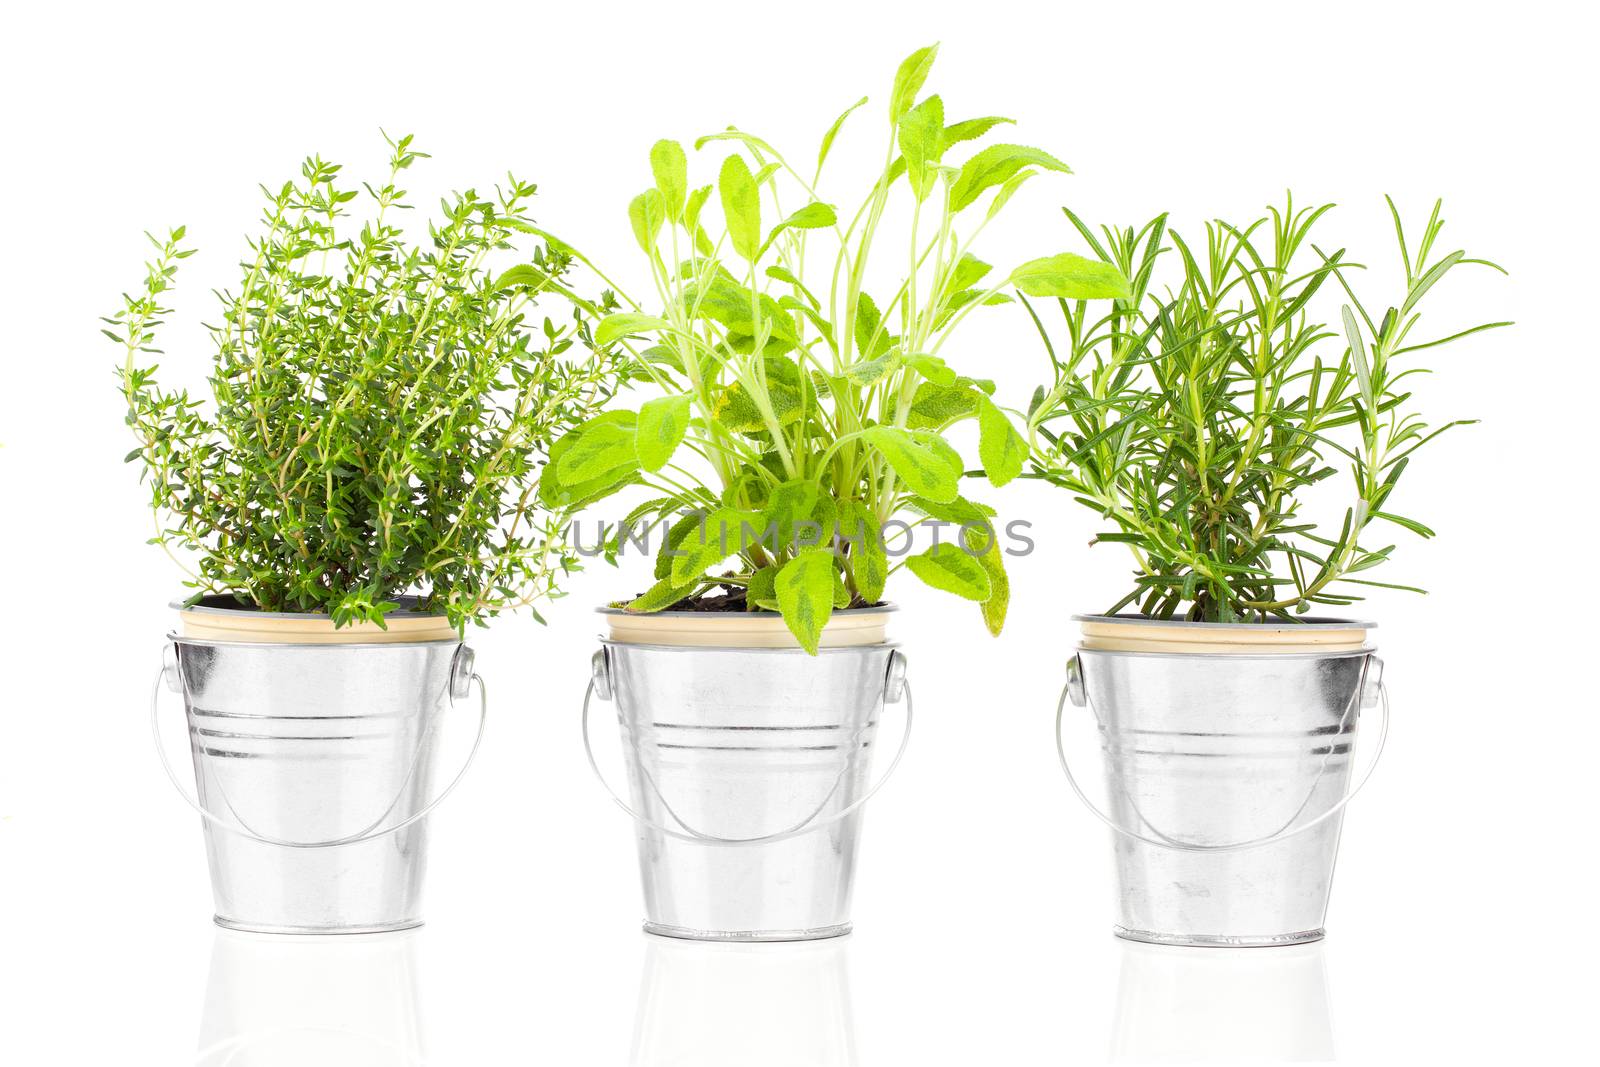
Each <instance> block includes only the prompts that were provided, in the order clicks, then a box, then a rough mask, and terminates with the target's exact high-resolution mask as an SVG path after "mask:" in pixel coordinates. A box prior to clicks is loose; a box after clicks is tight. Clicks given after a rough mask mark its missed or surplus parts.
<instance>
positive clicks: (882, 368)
mask: <svg viewBox="0 0 1600 1067" xmlns="http://www.w3.org/2000/svg"><path fill="white" fill-rule="evenodd" d="M900 362H901V361H900V353H899V352H898V351H893V352H887V353H885V354H884V355H881V356H879V357H878V358H876V359H867V360H862V361H861V362H860V363H852V364H850V366H848V367H846V368H845V372H844V376H845V377H846V378H848V379H849V380H850V381H852V382H854V383H855V384H857V385H859V386H861V387H862V388H866V387H868V386H872V385H876V384H877V383H878V382H881V381H883V379H885V378H887V377H888V376H889V375H891V374H893V373H894V372H895V371H896V370H899V369H900Z"/></svg>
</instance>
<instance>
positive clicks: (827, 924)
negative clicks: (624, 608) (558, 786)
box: [583, 609, 911, 941]
mask: <svg viewBox="0 0 1600 1067" xmlns="http://www.w3.org/2000/svg"><path fill="white" fill-rule="evenodd" d="M870 610H872V609H865V611H870ZM865 611H863V612H839V613H837V615H841V616H849V615H855V614H864V613H865ZM672 614H675V615H692V614H694V613H672ZM652 618H653V619H655V620H657V621H658V622H659V623H660V624H662V625H666V626H671V625H674V624H675V621H674V620H673V619H672V618H670V617H669V618H665V619H663V618H661V616H659V615H658V616H653V617H652ZM773 618H774V619H775V618H776V617H775V616H774V617H773ZM843 622H844V624H845V625H846V626H849V625H851V620H849V619H845V620H843ZM683 624H684V625H687V626H689V627H690V628H691V629H692V628H694V626H695V622H694V620H692V619H691V620H683ZM713 625H715V624H713ZM830 625H831V624H830ZM879 631H880V635H881V624H880V626H879ZM614 632H615V627H614ZM659 636H661V637H662V639H666V640H672V639H674V638H673V637H671V636H670V635H668V634H667V633H666V632H665V631H663V632H662V633H661V634H660V635H659ZM680 636H681V635H680ZM768 636H769V637H773V636H774V635H773V634H771V633H769V634H768ZM721 639H723V640H736V639H739V638H738V636H737V635H733V636H729V635H726V634H724V635H723V637H722V638H721ZM790 641H791V643H792V639H790ZM601 644H602V647H601V649H600V650H599V651H598V652H596V653H595V656H594V663H593V668H594V669H593V678H592V679H591V681H590V686H589V692H588V693H587V694H586V695H585V697H584V711H583V737H584V745H585V748H586V750H588V753H589V761H590V764H591V766H592V767H594V769H595V773H596V774H597V775H599V776H600V778H601V781H602V783H605V777H604V775H603V774H601V772H600V769H599V765H598V763H597V762H596V760H595V756H594V752H593V749H592V748H591V747H590V735H589V709H590V703H591V701H590V698H591V697H599V698H600V699H601V700H604V701H611V702H613V703H614V705H615V708H616V717H617V724H618V727H619V729H620V730H621V736H622V749H623V758H624V761H625V764H626V771H627V778H628V788H627V793H628V799H624V798H623V797H622V796H621V794H620V791H618V790H615V789H612V787H611V786H610V785H609V784H608V783H607V784H606V788H607V790H608V791H610V792H611V795H612V798H613V799H614V800H615V801H616V802H617V804H618V805H619V806H621V807H622V809H623V810H624V811H626V812H628V813H629V814H630V815H632V816H633V818H634V820H635V822H636V826H637V833H638V848H639V862H640V868H641V873H642V876H643V882H644V902H645V913H646V921H645V924H644V926H645V929H646V930H647V931H649V932H651V933H656V934H664V935H667V936H671V937H684V938H693V939H698V940H708V941H799V940H810V939H815V938H823V937H835V936H837V935H840V934H844V933H847V932H849V930H850V896H851V888H852V883H853V881H854V877H855V867H856V851H857V848H858V846H859V844H860V839H861V824H862V816H863V810H862V809H863V806H864V805H865V804H866V802H867V800H868V799H870V798H871V797H872V795H873V794H874V793H876V791H877V789H878V788H879V787H880V786H881V785H882V784H883V780H885V779H887V778H888V776H889V774H890V773H892V772H893V770H894V768H895V766H896V765H897V764H898V763H899V760H900V757H901V755H902V754H903V753H904V751H905V745H906V741H907V740H908V739H909V737H910V728H911V703H910V692H909V688H908V687H907V685H906V682H905V658H904V656H902V655H901V653H900V652H899V651H898V649H896V648H895V647H894V646H893V645H892V644H889V643H887V642H879V643H873V644H862V645H853V646H835V647H826V642H824V645H825V647H823V648H822V649H821V650H820V651H819V652H818V654H817V655H816V656H809V655H807V654H806V653H805V652H803V651H802V650H801V649H799V648H785V647H718V646H707V645H694V646H688V645H683V644H643V643H636V642H635V641H618V640H603V641H602V642H601ZM902 700H904V702H905V715H906V725H905V729H904V732H903V734H902V738H901V742H900V745H899V748H898V750H897V751H896V753H895V756H894V758H893V760H892V761H891V762H890V765H889V767H888V769H887V770H886V771H885V772H884V774H883V778H882V779H880V780H879V782H878V785H876V786H870V787H869V781H870V772H871V763H872V754H873V747H874V745H875V743H876V740H877V736H878V720H879V718H880V717H881V715H882V713H883V709H884V706H885V705H886V704H890V705H892V704H897V703H900V702H901V701H902Z"/></svg>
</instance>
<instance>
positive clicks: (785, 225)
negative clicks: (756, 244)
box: [757, 201, 839, 269]
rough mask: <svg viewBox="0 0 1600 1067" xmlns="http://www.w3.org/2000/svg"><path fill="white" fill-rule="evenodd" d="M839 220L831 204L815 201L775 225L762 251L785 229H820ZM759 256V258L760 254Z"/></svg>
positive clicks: (762, 246) (763, 244)
mask: <svg viewBox="0 0 1600 1067" xmlns="http://www.w3.org/2000/svg"><path fill="white" fill-rule="evenodd" d="M838 221H839V218H838V216H837V215H836V214H835V213H834V210H833V206H832V205H831V204H824V203H822V202H820V201H813V202H812V203H809V204H807V205H806V206H805V207H803V208H801V209H800V210H799V211H796V212H795V213H794V214H792V215H790V216H789V217H788V218H786V219H784V220H783V221H782V222H780V223H778V224H777V225H776V226H774V227H773V228H772V232H771V233H769V234H767V239H766V241H765V242H763V243H762V245H761V251H762V252H765V251H766V250H767V249H768V248H770V247H772V242H773V241H775V240H777V239H778V235H779V234H780V233H782V232H783V231H784V230H819V229H822V228H823V227H825V226H832V225H834V224H835V223H837V222H838ZM757 258H759V254H758V257H757ZM769 269H770V268H769Z"/></svg>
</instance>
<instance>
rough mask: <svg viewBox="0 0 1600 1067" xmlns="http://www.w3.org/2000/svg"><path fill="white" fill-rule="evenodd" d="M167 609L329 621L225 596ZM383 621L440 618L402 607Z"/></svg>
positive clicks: (406, 599)
mask: <svg viewBox="0 0 1600 1067" xmlns="http://www.w3.org/2000/svg"><path fill="white" fill-rule="evenodd" d="M394 599H395V600H396V601H397V602H399V603H400V604H401V605H407V604H416V603H417V598H416V597H414V596H397V597H395V598H394ZM167 607H169V608H171V609H172V610H173V611H183V612H188V613H190V614H193V615H229V616H247V617H250V618H261V619H329V618H331V616H329V614H328V613H327V612H325V611H262V610H261V609H260V608H258V607H254V606H252V605H249V604H241V603H240V602H239V601H238V600H237V599H236V598H234V597H232V596H230V595H228V594H227V593H213V594H211V595H210V596H204V597H201V598H200V599H199V600H197V601H195V602H194V603H193V604H190V603H189V602H188V599H187V598H184V599H181V600H174V601H173V602H172V603H170V604H168V605H167ZM385 618H389V619H442V618H444V615H443V614H442V613H441V612H437V611H413V610H410V609H409V608H406V607H404V606H402V607H401V608H400V609H399V610H397V611H391V612H389V614H388V615H386V616H385Z"/></svg>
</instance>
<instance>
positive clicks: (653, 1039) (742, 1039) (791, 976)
mask: <svg viewBox="0 0 1600 1067" xmlns="http://www.w3.org/2000/svg"><path fill="white" fill-rule="evenodd" d="M645 939H646V942H647V945H646V948H645V963H644V980H643V982H642V984H641V986H640V990H639V1014H638V1017H637V1021H636V1023H635V1026H634V1038H633V1062H634V1063H635V1064H636V1065H637V1067H689V1065H693V1067H720V1065H723V1064H727V1065H730V1067H731V1065H737V1067H750V1065H751V1064H760V1065H761V1067H789V1065H795V1067H799V1065H805V1067H846V1065H853V1064H854V1063H855V1062H856V1051H855V1024H854V1021H853V1019H852V1016H851V1010H850V981H849V974H848V970H849V947H850V946H849V942H850V939H849V938H848V937H836V938H830V939H828V940H826V941H800V942H793V943H788V944H727V943H715V942H701V941H680V940H674V939H672V938H666V937H655V936H652V935H649V934H646V935H645Z"/></svg>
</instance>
